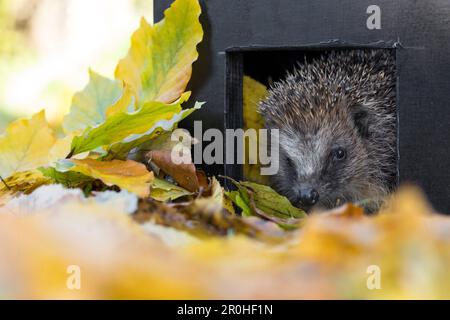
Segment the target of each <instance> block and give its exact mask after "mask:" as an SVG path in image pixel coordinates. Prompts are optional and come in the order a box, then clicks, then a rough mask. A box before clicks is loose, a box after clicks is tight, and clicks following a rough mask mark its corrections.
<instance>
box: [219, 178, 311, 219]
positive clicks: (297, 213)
mask: <svg viewBox="0 0 450 320" xmlns="http://www.w3.org/2000/svg"><path fill="white" fill-rule="evenodd" d="M231 181H232V182H233V184H234V185H235V186H236V187H237V188H238V190H237V191H231V192H228V193H227V196H228V197H229V198H230V199H231V200H232V201H233V202H234V203H235V204H236V205H237V206H238V207H239V208H241V210H242V213H243V215H245V216H250V215H256V216H259V217H261V218H264V219H267V220H270V221H273V222H275V223H277V224H279V225H280V226H283V227H290V226H297V225H299V223H300V221H301V219H303V218H305V217H306V213H305V212H304V211H303V210H301V209H298V208H296V207H294V206H293V205H292V204H291V203H290V202H289V200H288V199H287V198H286V197H284V196H282V195H280V194H278V193H277V192H276V191H275V190H273V189H272V188H271V187H269V186H265V185H261V184H257V183H253V182H247V181H246V182H237V181H234V180H232V179H231Z"/></svg>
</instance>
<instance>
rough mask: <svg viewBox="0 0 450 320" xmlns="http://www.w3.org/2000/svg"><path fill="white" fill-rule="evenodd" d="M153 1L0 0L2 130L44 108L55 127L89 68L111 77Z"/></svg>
mask: <svg viewBox="0 0 450 320" xmlns="http://www.w3.org/2000/svg"><path fill="white" fill-rule="evenodd" d="M141 16H144V17H145V18H146V19H147V21H149V22H152V20H153V1H152V0H0V132H2V131H3V129H4V127H5V125H7V124H8V122H10V121H11V120H13V119H15V118H17V117H22V116H29V115H31V114H33V113H35V112H37V111H39V110H41V109H45V110H46V114H47V120H49V121H50V123H51V124H52V125H54V126H58V125H59V124H60V122H61V120H62V118H63V116H64V115H65V114H66V113H67V111H68V109H69V107H70V101H71V97H72V95H73V93H74V92H76V91H78V90H80V89H82V88H83V87H84V86H85V85H86V83H87V81H88V68H92V69H93V70H94V71H96V72H98V73H100V74H102V75H104V76H108V77H113V76H114V69H115V66H116V64H117V62H118V60H119V59H121V58H122V57H123V56H124V55H126V53H127V51H128V48H129V43H130V36H131V34H132V33H133V31H134V30H135V29H137V28H138V26H139V20H140V17H141Z"/></svg>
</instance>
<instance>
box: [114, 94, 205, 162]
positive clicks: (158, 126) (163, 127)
mask: <svg viewBox="0 0 450 320" xmlns="http://www.w3.org/2000/svg"><path fill="white" fill-rule="evenodd" d="M182 97H183V96H182ZM202 105H203V103H201V102H196V103H195V105H194V107H193V108H190V109H184V110H182V111H180V112H178V113H175V114H174V115H173V117H172V118H171V119H169V120H165V119H163V120H159V121H157V122H156V123H155V124H154V125H153V126H152V127H151V128H150V129H148V130H147V131H146V132H144V133H141V134H133V135H130V136H128V137H127V139H124V140H123V141H122V142H119V143H115V144H113V145H112V146H110V147H109V148H108V155H106V156H105V159H108V160H110V159H111V158H118V159H124V158H126V156H127V155H128V153H129V152H130V150H132V149H134V148H136V147H141V146H142V147H144V148H145V146H144V144H145V143H147V142H149V141H151V140H152V139H155V138H156V137H158V136H159V135H161V134H164V132H170V131H172V130H174V129H176V128H177V126H178V123H179V122H180V121H182V120H183V119H185V118H186V117H187V116H189V115H190V114H192V112H194V111H196V110H198V109H200V108H201V107H202Z"/></svg>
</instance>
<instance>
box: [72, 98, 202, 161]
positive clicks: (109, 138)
mask: <svg viewBox="0 0 450 320" xmlns="http://www.w3.org/2000/svg"><path fill="white" fill-rule="evenodd" d="M188 98H189V93H186V94H184V95H183V96H182V97H181V98H180V99H179V100H177V101H176V102H174V103H172V104H165V103H161V102H148V103H146V104H144V105H143V106H142V107H141V108H140V109H139V110H136V111H135V112H132V113H128V112H119V113H114V114H113V115H111V116H110V117H108V118H107V119H106V120H105V122H103V123H102V124H100V125H98V126H96V127H92V128H91V127H89V128H88V129H86V130H85V131H84V133H83V134H82V135H80V136H78V137H75V138H74V139H73V142H72V154H79V153H83V152H86V151H92V150H95V149H97V148H100V147H104V148H105V149H107V148H108V147H110V146H111V145H113V144H115V143H130V142H133V141H136V140H139V139H140V138H142V137H145V136H149V135H151V134H152V133H153V132H154V131H155V130H156V129H158V128H162V129H166V128H167V129H170V128H173V126H175V124H176V123H178V121H180V120H181V119H182V118H183V117H185V116H186V115H188V114H190V113H191V112H193V111H194V110H195V108H194V109H188V110H182V109H181V103H183V102H184V101H186V100H187V99H188ZM141 141H142V140H139V142H141Z"/></svg>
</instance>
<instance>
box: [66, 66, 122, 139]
mask: <svg viewBox="0 0 450 320" xmlns="http://www.w3.org/2000/svg"><path fill="white" fill-rule="evenodd" d="M89 78H90V80H89V83H88V84H87V86H86V87H85V88H84V89H83V90H82V91H81V92H78V93H76V94H75V95H74V96H73V99H72V105H71V107H70V113H69V114H68V115H66V116H65V117H64V121H63V128H64V131H65V132H66V133H70V132H78V131H83V130H85V129H86V128H89V127H95V126H98V125H99V124H101V123H103V122H104V121H105V119H106V113H107V110H108V108H111V107H112V106H113V105H114V104H116V103H118V101H121V100H122V99H121V97H122V93H123V88H122V83H121V82H119V81H116V80H110V79H108V78H105V77H102V76H100V75H99V74H97V73H95V72H94V71H92V70H89ZM125 95H126V91H125ZM126 97H127V96H126ZM126 97H125V98H126ZM110 112H111V111H110Z"/></svg>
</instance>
